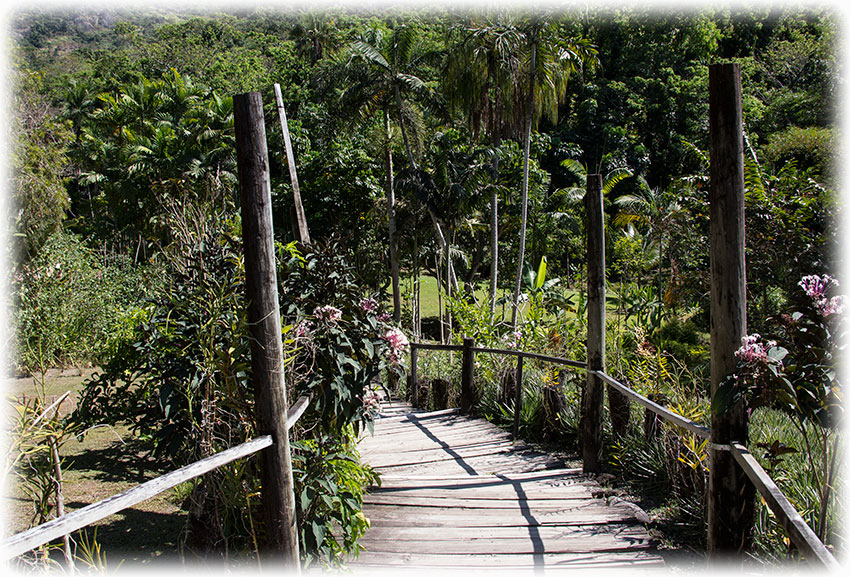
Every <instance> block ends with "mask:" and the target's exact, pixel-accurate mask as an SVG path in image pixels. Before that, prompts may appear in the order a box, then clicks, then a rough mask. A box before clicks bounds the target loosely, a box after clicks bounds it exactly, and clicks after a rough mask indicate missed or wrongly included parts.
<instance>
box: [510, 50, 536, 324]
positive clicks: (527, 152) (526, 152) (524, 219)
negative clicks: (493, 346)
mask: <svg viewBox="0 0 850 577" xmlns="http://www.w3.org/2000/svg"><path fill="white" fill-rule="evenodd" d="M536 67H537V41H536V40H534V41H532V43H531V64H530V70H529V81H528V103H527V105H526V106H527V110H526V117H525V136H524V138H525V142H524V145H523V153H522V212H521V217H520V231H519V253H518V254H517V268H516V282H515V284H514V299H513V310H512V311H511V328H512V329H513V330H516V327H517V320H518V313H519V293H520V289H521V287H522V264H523V260H524V259H525V233H526V230H525V229H526V227H527V226H528V171H529V162H530V160H531V159H530V157H531V123H532V120H533V116H534V80H535V78H534V71H535V68H536Z"/></svg>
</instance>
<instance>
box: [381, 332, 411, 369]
mask: <svg viewBox="0 0 850 577" xmlns="http://www.w3.org/2000/svg"><path fill="white" fill-rule="evenodd" d="M383 338H384V340H385V341H387V342H388V343H389V344H390V360H392V362H394V363H396V362H398V360H399V359H400V358H401V355H402V354H403V353H404V351H405V350H407V347H409V346H410V341H408V340H407V337H406V336H404V333H403V332H401V329H397V328H392V329H387V331H386V332H385V333H384V336H383Z"/></svg>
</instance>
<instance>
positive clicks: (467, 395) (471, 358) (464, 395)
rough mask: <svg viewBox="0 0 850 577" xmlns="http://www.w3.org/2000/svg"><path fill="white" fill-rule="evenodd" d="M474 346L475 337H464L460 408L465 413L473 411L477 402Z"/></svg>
mask: <svg viewBox="0 0 850 577" xmlns="http://www.w3.org/2000/svg"><path fill="white" fill-rule="evenodd" d="M473 347H475V339H473V338H471V337H464V338H463V359H462V360H461V372H460V410H461V411H463V412H464V413H469V412H472V406H473V405H474V404H475V388H474V385H473V379H474V378H475V353H474V352H473V350H472V349H473Z"/></svg>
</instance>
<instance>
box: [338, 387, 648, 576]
mask: <svg viewBox="0 0 850 577" xmlns="http://www.w3.org/2000/svg"><path fill="white" fill-rule="evenodd" d="M359 447H360V451H361V455H362V456H363V459H364V461H366V462H367V463H369V464H371V465H372V466H373V467H375V468H376V469H377V470H378V471H379V472H380V473H381V483H380V486H377V487H373V488H372V489H371V490H370V492H369V493H368V494H367V495H366V497H365V498H364V507H363V512H364V514H365V515H366V517H368V518H369V520H370V523H371V528H370V529H369V530H368V531H367V532H366V534H365V536H364V537H363V538H362V539H361V541H360V544H361V546H362V547H363V551H361V553H360V555H359V557H358V558H356V559H353V560H351V561H350V562H349V563H348V566H349V567H350V568H351V569H352V570H353V571H354V572H355V573H360V572H362V573H364V574H369V575H372V574H375V573H376V572H377V573H380V572H381V571H388V572H392V570H393V569H395V570H398V569H400V568H401V567H404V570H405V572H407V571H410V570H414V571H415V570H416V569H417V568H419V569H423V570H424V569H437V570H440V571H445V570H457V571H463V573H464V574H467V573H469V572H476V571H487V572H488V573H490V572H492V571H494V570H496V571H501V570H505V571H509V572H510V573H511V574H515V573H516V572H517V571H519V572H522V571H534V572H538V573H539V571H540V570H542V569H545V570H546V572H547V573H548V572H549V570H550V569H557V568H563V569H567V568H569V569H575V568H590V567H594V568H605V569H607V568H613V567H646V568H652V567H659V566H662V565H663V561H662V559H661V557H660V556H659V555H658V554H657V553H656V552H655V550H654V543H653V541H652V539H651V538H650V536H649V534H648V532H647V530H646V527H645V525H644V522H643V521H645V520H646V515H645V514H643V513H642V512H640V514H638V513H636V508H635V507H634V506H630V505H628V504H626V503H624V502H622V501H617V500H615V499H614V500H611V499H605V498H596V497H595V496H594V495H599V494H601V493H602V492H601V491H600V487H599V485H598V484H597V482H596V481H595V478H594V476H593V475H588V474H585V473H583V472H582V471H581V469H577V468H568V467H567V466H566V465H565V463H564V462H563V460H562V459H561V458H559V457H558V456H554V455H551V454H548V453H545V452H542V451H539V450H537V449H536V448H534V447H531V446H529V445H526V444H525V443H523V442H521V441H520V442H513V441H511V437H510V435H508V434H506V433H505V432H504V431H502V430H501V429H499V428H498V427H497V426H495V425H493V424H492V423H488V422H486V421H484V420H482V419H475V418H472V417H469V416H466V415H463V414H461V413H459V412H458V411H455V410H444V411H435V412H431V413H427V412H422V411H417V410H415V409H413V408H412V407H410V406H409V405H406V404H403V403H398V402H391V403H389V402H388V403H385V404H384V407H383V410H382V416H381V417H379V418H378V419H377V422H376V423H375V429H374V435H369V436H366V437H364V438H362V439H361V440H360V443H359ZM638 511H639V510H638Z"/></svg>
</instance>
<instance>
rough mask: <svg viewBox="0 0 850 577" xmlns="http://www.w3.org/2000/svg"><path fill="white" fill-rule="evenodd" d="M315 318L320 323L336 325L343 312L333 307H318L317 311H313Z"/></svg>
mask: <svg viewBox="0 0 850 577" xmlns="http://www.w3.org/2000/svg"><path fill="white" fill-rule="evenodd" d="M313 316H314V317H316V318H317V319H318V320H320V321H325V322H328V323H335V322H337V321H338V320H339V319H341V318H342V311H341V310H339V309H338V308H336V307H333V306H331V305H325V306H323V307H316V310H314V311H313Z"/></svg>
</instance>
